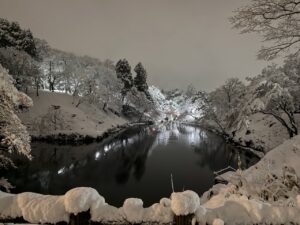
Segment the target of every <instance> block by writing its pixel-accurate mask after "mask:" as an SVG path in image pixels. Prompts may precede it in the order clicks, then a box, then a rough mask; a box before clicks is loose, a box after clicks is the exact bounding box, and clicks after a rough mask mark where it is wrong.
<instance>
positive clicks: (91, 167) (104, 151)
mask: <svg viewBox="0 0 300 225" xmlns="http://www.w3.org/2000/svg"><path fill="white" fill-rule="evenodd" d="M32 154H33V157H34V159H33V161H32V162H31V163H22V164H20V165H19V167H18V169H17V170H15V171H11V172H9V174H7V175H6V177H7V178H8V179H9V181H10V182H11V183H12V184H13V185H14V186H16V188H15V189H13V190H12V192H14V193H19V192H23V191H32V192H38V193H42V194H64V193H65V192H66V191H68V190H69V189H71V188H74V187H79V186H87V187H93V188H95V189H97V190H98V192H99V193H100V194H101V195H102V196H104V198H105V199H106V201H107V202H108V203H109V204H112V205H115V206H121V205H122V203H123V201H124V199H126V198H128V197H137V198H141V199H143V201H144V205H145V206H149V205H151V204H152V203H155V202H158V201H159V199H160V198H162V197H169V196H170V194H171V192H172V188H171V181H170V175H171V174H173V180H174V187H175V191H182V190H188V189H190V190H194V191H195V192H197V193H198V194H199V195H201V194H202V193H203V192H205V191H207V190H208V189H209V188H210V187H211V186H212V185H213V184H214V174H213V172H214V171H218V170H220V169H222V168H225V167H227V166H229V165H230V166H232V167H235V168H236V167H237V156H238V154H237V150H236V149H234V148H233V147H232V146H230V145H228V144H226V143H225V141H224V140H223V139H222V138H221V137H219V136H217V135H215V134H213V133H210V132H207V131H205V130H202V129H201V128H198V127H192V126H186V125H178V124H175V123H173V124H168V125H164V126H160V127H140V128H130V129H128V130H126V131H125V132H123V133H121V134H120V135H118V136H117V137H116V138H114V139H111V140H107V141H105V142H103V143H94V144H90V145H81V146H59V145H55V144H47V143H40V142H35V143H32ZM240 157H241V160H242V163H243V167H244V168H246V167H249V166H251V165H253V164H254V163H255V162H257V160H258V159H257V158H254V156H253V155H250V156H249V155H246V154H242V155H240Z"/></svg>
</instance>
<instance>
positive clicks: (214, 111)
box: [198, 91, 228, 136]
mask: <svg viewBox="0 0 300 225" xmlns="http://www.w3.org/2000/svg"><path fill="white" fill-rule="evenodd" d="M198 97H199V98H200V99H201V101H202V105H201V110H202V120H205V121H207V122H209V121H212V122H213V123H215V124H213V125H216V128H217V129H218V130H219V132H221V133H222V134H224V135H226V136H228V133H227V131H226V123H225V121H224V117H223V116H222V114H221V113H219V112H218V108H217V107H216V105H215V101H216V100H215V99H214V98H215V96H213V95H211V94H210V93H207V92H204V91H201V92H198Z"/></svg>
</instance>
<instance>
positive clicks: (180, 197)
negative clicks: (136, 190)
mask: <svg viewBox="0 0 300 225" xmlns="http://www.w3.org/2000/svg"><path fill="white" fill-rule="evenodd" d="M171 199H172V200H171ZM171 199H168V198H163V199H161V200H160V202H159V203H156V204H153V205H152V206H150V207H148V208H143V201H142V200H141V199H137V198H129V199H126V200H125V202H124V204H123V206H122V207H120V208H116V207H114V206H111V205H109V204H107V203H106V202H105V199H104V198H103V197H102V196H101V195H99V194H98V192H97V191H96V190H95V189H92V188H84V187H81V188H75V189H72V190H70V191H68V192H67V193H66V194H65V195H62V196H53V195H41V194H36V193H30V192H26V193H20V194H9V193H5V192H0V223H1V222H21V223H41V224H45V223H47V224H57V223H60V224H72V225H78V224H90V223H93V224H97V223H99V224H143V223H144V224H152V223H153V224H173V223H174V217H175V218H176V215H178V216H185V215H189V214H193V213H194V212H195V211H196V209H197V207H198V205H200V200H199V196H198V195H197V194H196V193H195V192H192V191H185V192H182V193H173V194H172V196H171ZM179 218H180V220H178V219H177V220H176V219H175V221H177V223H178V224H183V223H182V222H184V221H185V220H184V218H183V217H179ZM189 218H191V216H190V217H189ZM180 221H182V222H181V223H179V222H180ZM185 222H187V221H185ZM190 222H191V219H190V220H189V224H190Z"/></svg>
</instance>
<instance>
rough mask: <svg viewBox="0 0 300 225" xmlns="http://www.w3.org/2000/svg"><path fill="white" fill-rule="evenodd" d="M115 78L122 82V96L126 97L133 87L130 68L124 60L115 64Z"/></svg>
mask: <svg viewBox="0 0 300 225" xmlns="http://www.w3.org/2000/svg"><path fill="white" fill-rule="evenodd" d="M116 74H117V77H118V78H119V79H120V80H121V81H122V82H123V89H122V96H123V98H124V97H125V96H126V94H127V92H128V91H130V89H131V88H132V86H133V78H132V74H131V66H130V65H129V63H128V61H127V60H126V59H120V60H119V61H118V62H117V64H116Z"/></svg>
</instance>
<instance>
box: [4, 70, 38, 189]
mask: <svg viewBox="0 0 300 225" xmlns="http://www.w3.org/2000/svg"><path fill="white" fill-rule="evenodd" d="M13 82H14V80H13V79H12V77H11V76H10V75H9V74H8V73H7V71H6V70H5V69H4V68H3V67H2V66H1V65H0V93H1V94H0V167H5V168H8V167H9V166H13V165H14V164H13V162H12V160H11V159H10V158H9V154H11V153H19V154H22V155H24V156H26V157H27V158H29V159H30V158H31V155H30V151H31V150H30V136H29V135H28V133H27V130H26V128H25V126H24V125H23V124H22V123H21V120H20V119H19V118H18V116H17V115H16V113H15V112H16V110H17V109H19V108H27V107H30V106H31V105H32V100H31V99H30V98H29V97H28V96H26V95H25V94H24V93H22V92H19V91H18V90H17V89H16V88H15V87H14V85H13ZM0 186H1V184H0Z"/></svg>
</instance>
